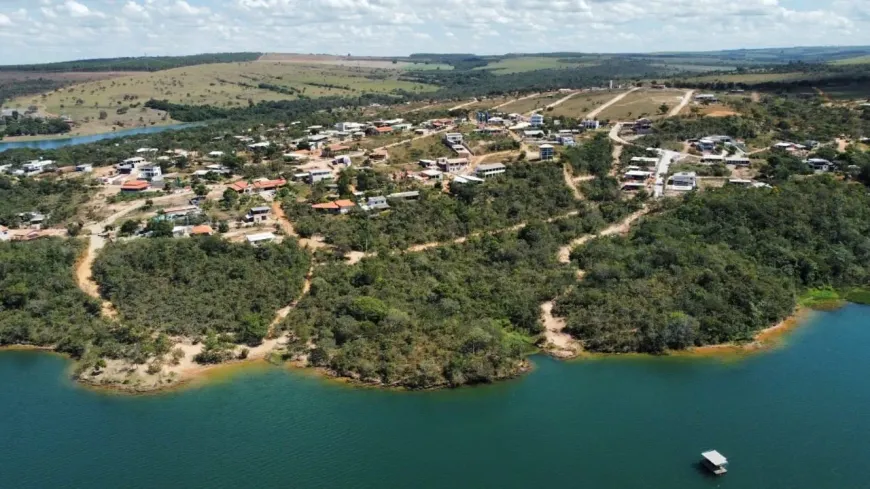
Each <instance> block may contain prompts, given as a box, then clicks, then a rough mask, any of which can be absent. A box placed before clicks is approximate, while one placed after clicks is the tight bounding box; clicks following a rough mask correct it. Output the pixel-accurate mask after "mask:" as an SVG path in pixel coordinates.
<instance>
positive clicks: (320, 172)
mask: <svg viewBox="0 0 870 489" xmlns="http://www.w3.org/2000/svg"><path fill="white" fill-rule="evenodd" d="M333 178H335V177H334V176H333V174H332V170H329V169H325V168H314V169H312V170H311V171H309V172H308V179H309V183H311V184H315V183H317V182H319V181H321V180H332V179H333Z"/></svg>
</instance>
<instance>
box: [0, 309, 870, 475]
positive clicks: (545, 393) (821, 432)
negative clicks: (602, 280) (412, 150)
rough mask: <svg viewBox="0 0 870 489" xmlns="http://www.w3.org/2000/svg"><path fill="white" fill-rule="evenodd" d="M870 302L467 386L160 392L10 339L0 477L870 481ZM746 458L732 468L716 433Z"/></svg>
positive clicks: (243, 378) (283, 377) (0, 367)
mask: <svg viewBox="0 0 870 489" xmlns="http://www.w3.org/2000/svg"><path fill="white" fill-rule="evenodd" d="M868 348H870V308H867V307H860V306H849V307H847V308H844V309H842V310H840V311H836V312H832V313H824V314H819V315H818V316H816V317H815V318H814V319H813V320H812V321H811V322H810V324H808V325H806V326H804V327H801V328H799V329H798V330H797V331H796V332H795V333H794V334H793V335H792V336H790V338H789V344H788V345H787V346H785V347H783V348H781V349H778V350H775V351H771V352H767V353H764V354H759V355H754V356H751V357H749V358H746V359H743V360H739V361H731V362H722V361H718V360H698V359H686V358H682V359H679V358H672V359H652V358H632V359H607V360H592V361H580V362H574V363H560V362H557V361H554V360H551V359H548V358H544V357H535V358H534V362H535V364H536V367H537V368H536V369H535V371H534V372H532V373H531V374H529V375H527V376H525V377H523V378H521V379H519V380H516V381H510V382H505V383H500V384H496V385H492V386H485V387H476V388H467V389H460V390H455V391H439V392H421V393H397V392H387V391H380V390H376V389H365V388H351V387H347V386H343V385H339V384H337V383H334V382H327V381H324V380H322V379H319V378H317V377H315V376H312V375H307V374H304V373H299V372H296V371H288V370H285V369H281V368H271V367H270V368H264V369H262V370H260V369H254V370H245V371H241V372H239V373H236V374H235V375H234V376H233V377H232V378H230V379H225V380H221V381H219V382H217V383H213V384H208V385H205V386H202V387H197V388H192V389H189V390H185V391H179V392H175V393H171V394H166V395H161V396H151V397H125V396H118V395H106V394H100V393H96V392H91V391H89V390H85V389H82V388H79V387H77V386H75V385H73V384H72V383H70V382H69V381H68V380H67V379H66V374H65V371H64V370H65V368H67V367H68V365H69V364H68V362H66V361H65V360H64V359H63V358H60V357H57V356H52V355H46V354H39V353H23V352H8V353H3V354H0V379H2V380H0V382H2V389H0V413H2V415H0V439H2V440H3V443H2V444H0V487H4V488H7V487H8V488H48V487H52V488H60V487H75V488H80V487H88V488H168V487H212V488H241V487H252V488H289V487H293V488H308V487H323V488H333V487H354V488H397V487H398V488H405V487H407V488H440V487H449V488H472V487H473V488H484V487H498V488H528V487H547V486H554V487H578V488H579V487H588V488H681V489H683V488H712V487H723V488H740V489H752V488H765V489H771V488H792V489H793V488H798V489H800V488H807V489H823V488H836V489H851V488H867V487H870V469H868V464H867V459H868V457H870V382H868V373H870V355H868ZM709 448H715V449H718V450H719V451H721V452H722V453H723V454H725V455H726V456H727V457H729V459H730V460H731V467H730V469H731V470H730V472H729V473H728V474H727V475H725V476H723V477H720V478H713V477H710V476H707V475H705V474H704V473H702V472H701V471H700V470H698V469H697V467H696V466H695V462H696V460H697V459H698V458H699V454H700V452H701V451H702V450H705V449H709Z"/></svg>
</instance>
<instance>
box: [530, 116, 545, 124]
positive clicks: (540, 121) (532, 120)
mask: <svg viewBox="0 0 870 489" xmlns="http://www.w3.org/2000/svg"><path fill="white" fill-rule="evenodd" d="M529 124H531V125H532V127H540V126H543V125H544V116H542V115H541V114H532V116H531V117H530V118H529Z"/></svg>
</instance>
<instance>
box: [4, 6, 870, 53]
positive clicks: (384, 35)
mask: <svg viewBox="0 0 870 489" xmlns="http://www.w3.org/2000/svg"><path fill="white" fill-rule="evenodd" d="M866 2H867V0H833V1H832V2H828V3H826V4H825V5H824V6H821V5H820V4H819V2H816V1H811V0H728V1H727V2H723V1H721V0H224V1H217V0H38V1H37V0H0V28H2V27H8V26H9V25H10V24H11V25H16V26H18V25H22V26H25V28H24V29H8V28H7V29H2V31H0V32H2V36H3V39H4V41H10V42H19V41H21V42H22V44H21V48H18V47H16V48H15V49H11V50H7V51H9V52H8V53H7V52H4V56H3V59H2V60H0V62H6V63H19V62H38V61H46V60H49V59H48V58H46V56H51V60H56V59H71V58H77V57H101V56H102V57H105V56H125V55H137V54H141V53H142V52H147V53H148V54H155V55H156V54H191V53H197V52H215V51H243V50H244V51H283V52H317V53H340V54H346V53H348V52H351V53H353V54H360V55H363V54H370V55H383V56H387V55H402V54H409V53H412V52H439V51H441V52H476V53H481V54H490V53H504V52H507V51H512V52H541V51H585V52H589V51H601V52H615V51H631V52H637V51H662V50H704V49H721V48H740V47H747V48H748V47H769V46H788V45H807V44H826V45H830V44H849V45H856V44H870V15H868V14H867V13H866V8H865V6H866ZM24 8H31V9H32V11H33V12H35V14H36V15H35V16H31V17H26V12H25V14H24V15H25V16H22V14H21V13H20V12H21V9H24ZM61 20H62V22H61ZM49 24H57V26H56V27H55V28H53V29H50V28H47V26H48V25H49ZM58 26H62V27H58ZM26 29H35V30H36V31H38V32H40V33H41V34H40V35H39V36H27V34H26ZM26 36H27V39H26V41H27V42H23V41H25V37H26ZM49 53H50V54H49Z"/></svg>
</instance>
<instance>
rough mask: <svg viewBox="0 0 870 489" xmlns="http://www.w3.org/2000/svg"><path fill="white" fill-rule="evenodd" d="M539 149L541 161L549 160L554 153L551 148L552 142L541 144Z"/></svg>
mask: <svg viewBox="0 0 870 489" xmlns="http://www.w3.org/2000/svg"><path fill="white" fill-rule="evenodd" d="M540 149H541V160H542V161H549V160H552V159H553V156H554V154H555V152H554V151H555V150H554V149H553V145H552V144H542V145H541V147H540Z"/></svg>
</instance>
